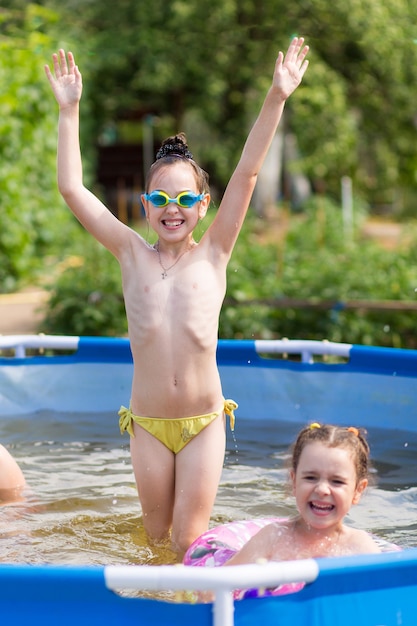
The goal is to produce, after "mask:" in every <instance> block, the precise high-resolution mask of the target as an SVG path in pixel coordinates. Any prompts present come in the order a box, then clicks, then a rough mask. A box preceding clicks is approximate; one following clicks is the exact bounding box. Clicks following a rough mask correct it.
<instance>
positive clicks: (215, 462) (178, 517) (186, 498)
mask: <svg viewBox="0 0 417 626" xmlns="http://www.w3.org/2000/svg"><path fill="white" fill-rule="evenodd" d="M225 446H226V432H225V419H224V416H219V417H218V418H217V419H215V420H214V421H213V422H211V424H209V425H208V426H207V427H206V428H204V430H202V431H201V432H200V433H199V434H198V435H197V436H196V437H194V439H192V440H191V441H190V442H189V443H188V444H187V445H186V446H185V447H184V448H183V449H182V450H181V452H179V453H178V454H177V455H176V459H175V503H174V517H173V523H172V543H173V547H174V549H175V550H176V551H177V552H179V553H180V554H182V553H184V552H185V551H186V550H187V548H188V547H189V546H190V545H191V543H192V542H193V541H194V539H196V538H197V537H198V536H199V535H201V534H202V533H203V532H204V531H206V530H207V528H208V525H209V521H210V515H211V512H212V509H213V505H214V501H215V499H216V494H217V489H218V486H219V482H220V478H221V473H222V469H223V463H224V453H225Z"/></svg>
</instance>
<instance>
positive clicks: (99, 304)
mask: <svg viewBox="0 0 417 626" xmlns="http://www.w3.org/2000/svg"><path fill="white" fill-rule="evenodd" d="M355 215H356V221H355V229H354V233H355V234H354V238H353V241H350V240H349V238H347V237H346V236H345V234H344V229H343V220H342V215H341V209H340V207H338V206H336V205H334V204H333V203H332V202H330V201H329V200H326V199H325V198H318V199H315V200H314V201H313V202H312V203H311V205H310V206H309V207H308V208H307V209H306V211H305V213H303V214H297V215H291V216H290V217H289V228H288V231H287V232H286V234H285V235H283V233H282V232H281V230H279V231H278V232H277V233H276V234H274V233H275V230H274V228H275V226H274V224H273V223H270V222H269V221H268V220H267V219H263V218H259V217H257V216H254V215H253V214H250V215H249V216H248V218H247V221H246V222H245V225H244V227H243V230H242V233H241V235H240V237H239V240H238V243H237V245H236V248H235V251H234V253H233V257H232V259H231V262H230V264H229V268H228V289H227V297H226V302H225V304H224V306H223V309H222V313H221V316H220V337H221V338H235V339H237V338H245V339H251V338H281V337H289V338H300V339H318V340H322V339H328V340H331V341H341V342H347V343H359V344H368V345H382V346H395V347H408V348H412V347H413V348H416V347H417V343H416V338H415V311H414V312H401V311H396V312H392V311H366V310H365V309H363V310H349V309H346V308H345V307H344V303H346V302H347V301H349V300H365V301H372V300H399V301H401V300H407V301H415V300H416V289H417V246H416V243H417V224H415V225H414V226H413V225H412V224H410V225H409V226H408V228H407V232H406V235H407V240H406V242H404V245H403V246H400V248H399V249H398V250H395V251H394V250H385V249H383V248H381V247H380V246H379V245H376V244H375V243H373V242H371V241H367V240H365V239H363V238H361V236H360V234H359V233H360V225H361V223H362V220H363V218H364V212H363V209H361V207H360V206H357V207H355ZM207 219H208V223H209V222H210V218H207ZM139 230H141V228H139ZM142 234H143V235H144V236H147V233H146V231H145V230H144V229H143V232H142ZM77 250H79V251H80V257H79V258H80V259H81V262H79V263H71V262H69V263H68V267H67V268H66V269H65V271H63V272H62V273H60V275H59V276H58V278H57V280H56V282H55V283H54V285H53V288H52V297H51V300H50V303H49V310H48V312H47V315H46V322H45V324H44V325H43V327H42V328H41V330H42V331H44V332H53V333H63V334H77V335H105V336H106V335H124V334H125V333H126V332H127V326H126V319H125V311H124V305H123V297H122V290H121V279H120V274H119V267H118V264H117V262H116V261H115V259H114V258H113V257H112V256H111V255H110V254H109V253H108V252H107V251H106V250H104V249H103V248H101V247H100V246H99V244H97V243H96V242H95V241H94V240H93V239H91V237H90V236H89V235H87V234H86V233H82V237H81V239H80V241H79V244H78V246H77ZM280 298H296V299H300V300H301V299H303V300H306V301H313V302H316V303H320V302H321V301H323V300H325V301H331V302H333V303H334V304H333V306H332V307H331V308H330V309H329V310H326V309H324V308H322V309H320V308H318V309H311V308H278V307H276V306H274V305H273V303H270V304H263V303H256V302H255V303H253V302H252V303H251V301H253V300H263V299H265V300H275V299H277V300H279V299H280ZM231 300H232V302H231Z"/></svg>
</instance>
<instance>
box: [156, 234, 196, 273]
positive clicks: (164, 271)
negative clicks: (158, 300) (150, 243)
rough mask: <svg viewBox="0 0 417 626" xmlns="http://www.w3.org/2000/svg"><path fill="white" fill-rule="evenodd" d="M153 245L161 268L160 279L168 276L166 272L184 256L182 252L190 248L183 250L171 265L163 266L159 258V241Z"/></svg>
mask: <svg viewBox="0 0 417 626" xmlns="http://www.w3.org/2000/svg"><path fill="white" fill-rule="evenodd" d="M154 247H155V250H156V252H157V253H158V261H159V265H160V266H161V269H162V273H161V276H162V280H165V278H167V277H168V272H169V271H170V270H172V268H173V267H174V266H175V265H176V264H177V263H178V261H179V260H180V259H181V258H182V257H183V256H184V254H185V253H186V252H188V251H189V250H190V248H188V249H187V250H184V252H183V253H182V254H180V256H179V257H178V259H176V261H175V262H174V263H173V264H172V265H170V266H169V267H164V265H163V263H162V260H161V253H160V251H159V241H158V242H157V243H156V244H155V246H154Z"/></svg>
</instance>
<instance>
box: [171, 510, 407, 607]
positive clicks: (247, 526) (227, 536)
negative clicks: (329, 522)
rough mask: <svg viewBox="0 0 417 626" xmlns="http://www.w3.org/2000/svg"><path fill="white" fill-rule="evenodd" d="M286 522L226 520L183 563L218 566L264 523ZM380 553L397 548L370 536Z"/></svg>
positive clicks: (253, 592) (243, 593)
mask: <svg viewBox="0 0 417 626" xmlns="http://www.w3.org/2000/svg"><path fill="white" fill-rule="evenodd" d="M285 521H288V520H287V519H285V518H282V517H268V518H260V519H252V520H242V521H237V522H228V523H227V524H222V525H221V526H216V527H215V528H211V529H210V530H207V531H206V532H205V533H203V534H202V535H200V537H198V538H197V539H196V540H195V541H194V542H193V543H192V544H191V546H190V547H189V548H188V550H187V552H186V553H185V555H184V559H183V563H184V565H191V566H193V567H219V566H221V565H224V564H225V563H226V562H227V561H229V559H231V558H232V556H233V555H234V554H236V552H238V551H239V550H240V549H241V548H242V547H243V546H244V545H245V543H247V542H248V541H249V539H250V538H251V537H253V536H254V535H256V533H257V532H259V531H260V530H261V528H264V527H265V526H267V525H268V524H271V523H273V522H281V523H282V522H285ZM372 538H373V539H374V541H375V542H376V543H377V544H378V546H379V547H380V549H381V551H382V552H390V551H398V550H400V549H401V548H399V547H398V546H396V545H395V544H392V543H389V542H388V541H385V540H384V539H381V538H380V537H375V536H374V535H372ZM304 585H305V583H302V582H299V583H285V584H283V585H279V586H278V587H276V588H274V589H246V590H245V589H238V590H236V591H234V592H233V597H234V599H235V600H243V599H244V598H257V597H266V596H277V595H284V594H288V593H294V592H296V591H299V590H300V589H302V588H303V587H304Z"/></svg>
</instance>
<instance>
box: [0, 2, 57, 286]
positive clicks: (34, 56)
mask: <svg viewBox="0 0 417 626" xmlns="http://www.w3.org/2000/svg"><path fill="white" fill-rule="evenodd" d="M53 19H54V16H53V15H52V14H51V13H50V12H49V11H47V10H46V9H43V8H41V7H39V6H37V5H28V6H27V7H26V8H25V10H24V12H22V11H11V10H7V9H6V10H2V11H1V13H0V22H1V23H0V26H1V33H2V36H1V38H0V162H1V167H0V291H8V290H10V289H13V288H14V287H15V286H16V283H17V282H18V281H19V280H20V279H22V278H23V277H28V276H30V275H32V276H33V273H34V272H35V271H36V269H37V268H39V266H40V265H41V264H43V263H44V261H45V258H44V256H45V254H46V253H48V252H50V251H51V248H52V246H56V247H59V245H60V243H61V244H62V242H63V240H64V236H65V237H68V230H66V225H67V224H68V222H69V220H68V216H67V212H65V211H63V204H62V201H61V199H60V197H59V194H58V192H57V188H56V182H55V181H56V163H55V153H56V108H55V106H54V103H53V102H52V99H51V98H50V94H49V93H48V86H47V85H46V81H45V79H44V76H43V65H44V62H45V58H46V55H47V52H48V53H49V50H50V47H51V39H50V37H48V35H47V34H46V33H45V30H46V28H47V27H48V26H50V24H51V23H52V22H53ZM64 231H65V233H64Z"/></svg>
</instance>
